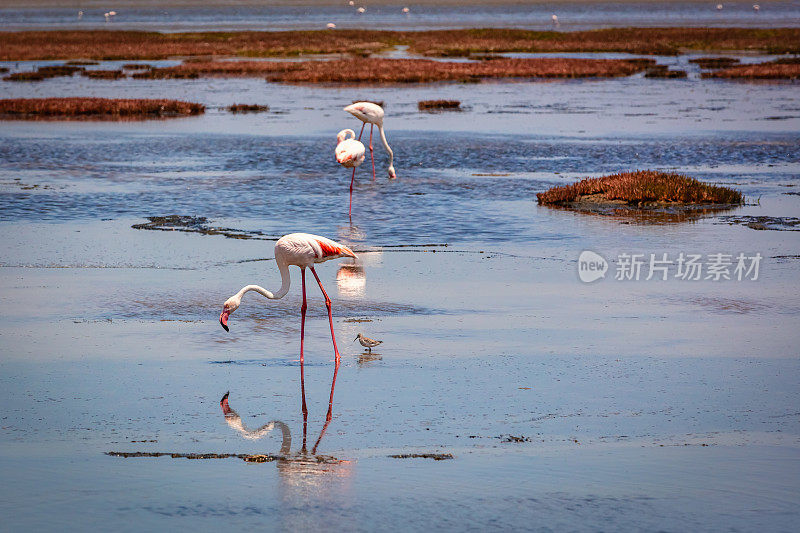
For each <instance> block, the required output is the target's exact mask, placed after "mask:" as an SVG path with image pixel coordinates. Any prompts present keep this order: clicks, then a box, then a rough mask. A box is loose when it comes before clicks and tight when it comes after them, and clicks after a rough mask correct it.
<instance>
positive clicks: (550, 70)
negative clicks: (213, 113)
mask: <svg viewBox="0 0 800 533" xmlns="http://www.w3.org/2000/svg"><path fill="white" fill-rule="evenodd" d="M645 65H646V63H644V62H641V61H635V60H627V59H578V58H536V59H498V60H495V61H486V62H471V63H463V62H459V63H456V62H444V61H432V60H429V59H377V58H367V59H341V60H332V61H205V62H194V61H192V62H187V63H183V64H181V65H178V66H176V67H168V68H159V69H153V70H151V71H148V72H142V73H138V74H134V77H135V78H194V77H197V76H219V77H262V76H263V77H265V78H266V79H267V80H269V81H274V82H287V83H423V82H434V81H474V80H480V79H481V78H599V77H617V76H629V75H631V74H634V73H636V72H640V71H641V70H643V69H644V68H645Z"/></svg>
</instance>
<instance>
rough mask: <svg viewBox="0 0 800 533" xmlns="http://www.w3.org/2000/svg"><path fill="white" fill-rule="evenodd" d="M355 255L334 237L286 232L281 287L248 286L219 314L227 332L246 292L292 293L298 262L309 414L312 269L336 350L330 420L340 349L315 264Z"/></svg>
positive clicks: (278, 259)
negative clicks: (307, 327) (307, 355)
mask: <svg viewBox="0 0 800 533" xmlns="http://www.w3.org/2000/svg"><path fill="white" fill-rule="evenodd" d="M355 256H356V254H354V253H353V251H352V250H350V249H349V248H348V247H347V246H343V245H341V244H339V243H338V242H336V241H332V240H331V239H328V238H325V237H320V236H319V235H311V234H309V233H291V234H289V235H284V236H283V237H281V238H280V239H278V242H276V243H275V263H277V265H278V270H279V271H280V273H281V288H280V289H278V292H276V293H274V294H273V293H271V292H270V291H268V290H266V289H265V288H263V287H259V286H258V285H246V286H245V287H242V289H241V290H240V291H239V292H237V293H236V294H234V295H233V296H231V297H230V298H228V299H227V300H226V301H225V305H224V306H223V308H222V313H220V315H219V323H220V324H221V325H222V327H223V328H225V331H228V317H230V315H231V314H232V313H233V312H234V311H236V309H238V308H239V306H240V305H241V303H242V296H244V294H245V293H246V292H250V291H255V292H257V293H259V294H261V295H262V296H265V297H267V298H269V299H271V300H277V299H280V298H283V297H284V296H286V293H288V292H289V285H290V284H291V278H290V277H289V266H291V265H295V266H298V267H300V276H301V277H300V279H301V280H302V284H303V305H302V307H300V315H301V322H300V386H301V391H302V395H303V413H308V409H306V393H305V379H304V376H303V341H304V339H305V325H306V309H307V308H308V306H307V305H306V268H310V269H311V273H312V274H314V277H315V278H316V280H317V283H318V284H319V288H320V290H321V291H322V294H323V296H325V306H326V307H327V308H328V321H329V322H330V326H331V340H332V341H333V351H334V353H335V354H336V363H335V366H334V370H333V382H332V383H331V396H330V400H329V401H328V419H330V417H331V411H332V409H333V389H334V387H335V386H336V374H337V372H338V371H339V349H338V348H337V347H336V336H335V335H334V333H333V314H332V313H331V299H330V298H328V293H327V292H325V288H324V287H323V286H322V282H321V281H320V280H319V276H317V271H316V270H314V264H315V263H322V262H324V261H328V260H330V259H336V258H339V257H353V258H355Z"/></svg>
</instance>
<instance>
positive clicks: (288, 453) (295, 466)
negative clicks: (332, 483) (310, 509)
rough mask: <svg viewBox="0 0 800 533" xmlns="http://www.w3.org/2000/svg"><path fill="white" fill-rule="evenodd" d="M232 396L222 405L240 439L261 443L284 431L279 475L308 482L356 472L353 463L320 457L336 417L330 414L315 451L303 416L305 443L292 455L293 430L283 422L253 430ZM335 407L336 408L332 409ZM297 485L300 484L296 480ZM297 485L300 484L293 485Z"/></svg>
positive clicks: (278, 464)
mask: <svg viewBox="0 0 800 533" xmlns="http://www.w3.org/2000/svg"><path fill="white" fill-rule="evenodd" d="M229 397H230V392H226V393H225V395H224V396H223V397H222V400H220V402H219V404H220V407H221V408H222V414H223V415H224V416H225V423H226V424H228V426H230V427H231V428H233V429H234V430H235V431H236V432H237V433H238V434H239V435H241V436H242V437H243V438H245V439H248V440H258V439H261V438H263V437H265V436H267V435H269V434H270V432H271V431H272V430H273V429H275V428H276V427H277V428H278V429H280V431H281V435H282V441H281V448H280V452H279V453H280V455H279V457H278V458H277V459H276V461H275V462H276V464H277V467H278V471H279V472H281V474H285V475H287V476H300V477H302V478H306V477H308V476H311V475H316V474H324V473H335V474H336V475H338V476H342V475H349V473H350V472H351V471H352V469H351V468H350V467H344V466H341V465H348V464H350V461H346V460H341V459H337V458H335V457H332V456H329V455H317V448H318V447H319V445H320V442H321V441H322V438H323V437H324V436H325V433H326V432H327V430H328V426H329V425H330V423H331V420H332V417H331V416H330V411H329V412H328V416H327V417H326V420H325V424H324V425H323V427H322V430H321V431H320V433H319V436H318V437H317V440H316V441H315V442H314V446H313V447H312V448H311V451H310V452H309V451H308V448H307V444H306V443H307V428H308V415H307V413H304V414H303V441H302V445H301V447H300V450H298V451H297V452H292V432H291V430H290V429H289V426H288V425H287V424H285V423H283V422H281V421H280V420H272V421H270V422H268V423H266V424H264V425H263V426H261V427H259V428H258V429H255V430H251V429H249V428H248V427H247V426H246V425H245V423H244V422H243V421H242V417H241V416H239V414H238V413H237V412H236V411H235V410H234V409H233V408H232V407H231V406H230V404H229V400H228V399H229ZM331 407H332V406H331ZM295 481H297V480H295ZM293 484H297V483H293Z"/></svg>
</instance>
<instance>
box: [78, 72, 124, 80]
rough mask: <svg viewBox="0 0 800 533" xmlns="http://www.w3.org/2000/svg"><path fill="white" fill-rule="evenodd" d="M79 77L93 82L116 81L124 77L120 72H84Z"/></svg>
mask: <svg viewBox="0 0 800 533" xmlns="http://www.w3.org/2000/svg"><path fill="white" fill-rule="evenodd" d="M81 75H83V76H86V77H87V78H92V79H95V80H118V79H120V78H124V77H125V74H124V73H123V72H122V71H121V70H84V71H83V72H81Z"/></svg>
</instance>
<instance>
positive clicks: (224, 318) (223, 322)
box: [219, 309, 231, 331]
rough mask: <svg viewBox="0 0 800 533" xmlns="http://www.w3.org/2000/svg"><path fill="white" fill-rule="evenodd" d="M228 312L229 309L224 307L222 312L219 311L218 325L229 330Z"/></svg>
mask: <svg viewBox="0 0 800 533" xmlns="http://www.w3.org/2000/svg"><path fill="white" fill-rule="evenodd" d="M230 314H231V313H230V311H228V310H227V309H226V310H224V311H222V313H220V315H219V325H220V326H222V329H224V330H225V331H230V329H228V317H229V316H230Z"/></svg>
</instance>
